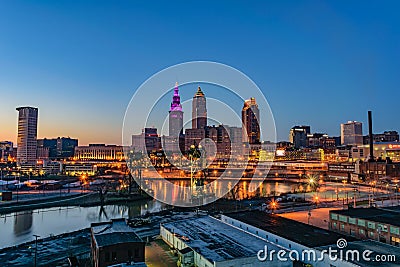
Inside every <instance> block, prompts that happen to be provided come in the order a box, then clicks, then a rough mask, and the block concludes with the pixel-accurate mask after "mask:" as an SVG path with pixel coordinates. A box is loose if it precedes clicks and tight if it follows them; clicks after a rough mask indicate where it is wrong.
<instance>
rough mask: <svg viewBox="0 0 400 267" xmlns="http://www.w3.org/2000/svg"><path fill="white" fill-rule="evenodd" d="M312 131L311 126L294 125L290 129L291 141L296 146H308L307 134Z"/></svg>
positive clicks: (297, 147)
mask: <svg viewBox="0 0 400 267" xmlns="http://www.w3.org/2000/svg"><path fill="white" fill-rule="evenodd" d="M310 132H311V129H310V126H304V125H302V126H294V127H292V129H290V133H289V142H290V143H292V144H293V146H294V148H296V149H299V148H304V147H306V146H307V135H309V134H310Z"/></svg>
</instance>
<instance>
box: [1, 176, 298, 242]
mask: <svg viewBox="0 0 400 267" xmlns="http://www.w3.org/2000/svg"><path fill="white" fill-rule="evenodd" d="M241 183H243V184H241V186H240V190H239V191H238V192H237V198H239V199H242V198H247V197H252V196H254V195H255V194H257V195H263V196H267V195H271V194H280V193H285V192H290V191H293V188H294V187H295V186H296V185H295V184H293V183H286V182H264V183H263V184H262V186H260V188H259V189H258V190H256V191H255V192H253V193H250V191H253V190H254V189H251V190H249V188H248V187H247V183H246V182H241ZM257 192H258V193H257ZM165 207H166V206H165V205H164V204H162V203H160V202H158V201H155V200H146V201H137V202H133V203H130V204H116V205H106V206H104V208H103V209H101V207H99V206H95V207H60V208H46V209H36V210H30V211H22V212H15V213H10V214H6V215H1V216H0V237H1V238H0V248H4V247H9V246H14V245H17V244H21V243H24V242H28V241H32V240H33V239H34V237H33V235H39V236H40V237H41V238H44V237H48V236H50V235H58V234H62V233H65V232H72V231H76V230H79V229H83V228H87V227H89V226H90V224H91V223H93V222H100V221H107V220H110V219H112V218H121V217H124V218H134V217H137V216H140V215H143V214H145V213H147V212H150V213H151V212H157V211H160V210H163V209H165Z"/></svg>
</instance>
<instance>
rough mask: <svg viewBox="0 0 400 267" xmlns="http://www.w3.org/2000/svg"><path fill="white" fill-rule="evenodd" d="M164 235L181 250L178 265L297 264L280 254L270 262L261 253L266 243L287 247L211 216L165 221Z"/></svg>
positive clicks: (276, 247)
mask: <svg viewBox="0 0 400 267" xmlns="http://www.w3.org/2000/svg"><path fill="white" fill-rule="evenodd" d="M160 234H161V237H162V239H163V240H164V241H165V242H166V243H167V244H168V245H169V246H171V247H172V248H174V249H176V250H177V251H178V255H179V261H178V266H201V267H225V266H226V267H228V266H229V267H233V266H247V267H257V266H293V262H291V261H279V260H278V259H277V256H276V254H275V255H274V256H273V257H272V258H271V259H268V262H265V261H260V260H259V259H258V257H257V253H258V252H259V251H260V250H264V249H265V246H266V247H267V250H268V251H271V250H275V251H278V250H281V249H284V248H283V247H280V246H279V245H275V244H272V243H271V242H268V241H266V240H264V239H262V238H259V237H256V236H254V235H252V234H250V233H246V232H245V231H243V230H241V229H238V228H236V227H232V226H231V225H228V224H226V223H224V222H222V221H221V220H218V219H216V218H214V217H210V216H204V217H198V218H192V219H187V220H183V221H176V222H172V223H167V224H162V225H161V229H160ZM286 251H288V250H286Z"/></svg>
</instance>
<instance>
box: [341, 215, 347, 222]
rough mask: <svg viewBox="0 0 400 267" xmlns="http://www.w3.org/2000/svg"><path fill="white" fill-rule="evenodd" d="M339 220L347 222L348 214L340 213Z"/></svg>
mask: <svg viewBox="0 0 400 267" xmlns="http://www.w3.org/2000/svg"><path fill="white" fill-rule="evenodd" d="M339 221H341V222H347V216H343V215H339Z"/></svg>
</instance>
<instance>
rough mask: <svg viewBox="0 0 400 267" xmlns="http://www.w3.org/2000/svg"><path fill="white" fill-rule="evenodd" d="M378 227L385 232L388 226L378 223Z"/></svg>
mask: <svg viewBox="0 0 400 267" xmlns="http://www.w3.org/2000/svg"><path fill="white" fill-rule="evenodd" d="M378 229H380V230H381V231H382V232H386V233H387V231H388V227H387V226H386V225H384V224H380V223H379V224H378Z"/></svg>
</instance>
